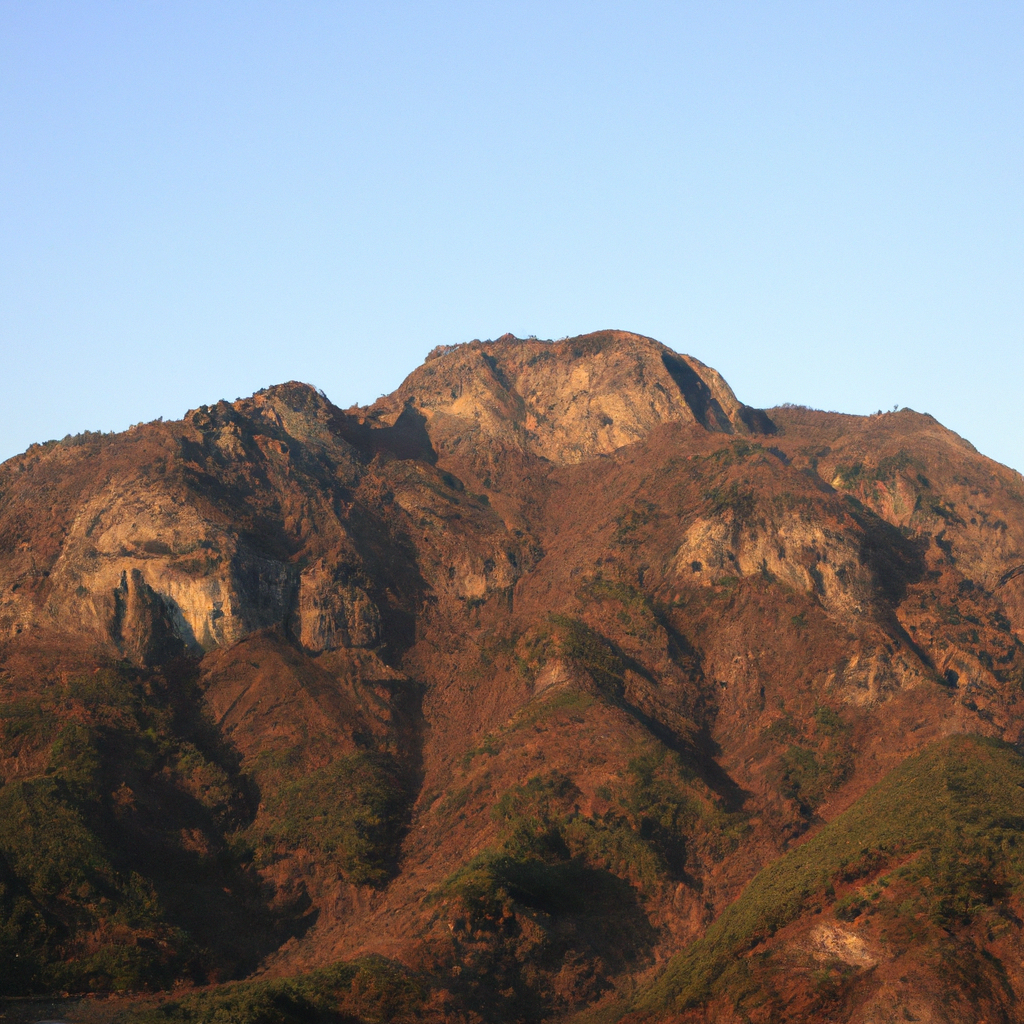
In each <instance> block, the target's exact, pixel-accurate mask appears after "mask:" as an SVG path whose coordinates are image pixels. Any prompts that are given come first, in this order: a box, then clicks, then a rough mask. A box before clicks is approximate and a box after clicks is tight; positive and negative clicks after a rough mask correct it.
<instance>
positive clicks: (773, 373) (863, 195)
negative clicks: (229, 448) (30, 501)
mask: <svg viewBox="0 0 1024 1024" xmlns="http://www.w3.org/2000/svg"><path fill="white" fill-rule="evenodd" d="M1022 51H1024V5H1022V4H1020V3H1019V0H1015V2H1013V3H1001V2H998V0H985V2H983V3H977V2H971V3H967V2H962V3H946V2H943V0H928V2H920V3H901V2H899V0H885V2H878V3H875V2H872V0H858V2H851V3H840V2H829V0H817V2H814V3H790V2H785V0H779V2H772V3H764V2H751V3H735V2H731V0H706V2H703V3H687V2H683V0H679V2H674V3H649V2H644V0H630V2H628V3H627V2H622V3H602V2H599V0H590V2H586V3H571V2H559V0H545V2H543V3H540V2H537V3H534V2H532V0H517V2H514V3H512V2H510V3H492V2H488V0H473V2H466V3H458V2H451V3H434V2H430V0H418V2H411V3H393V2H388V0H374V2H369V0H367V2H361V3H346V2H343V0H335V2H332V3H316V2H298V0H289V2H287V3H285V2H279V3H265V2H258V0H244V2H232V0H217V2H213V0H209V2H205V3H189V2H187V0H174V2H159V0H136V2H128V0H118V2H116V3H111V2H104V0H87V2H77V0H61V2H59V3H58V2H48V0H25V2H21V0H0V382H2V401H0V459H2V458H7V457H9V456H11V455H13V454H15V453H17V452H20V451H22V450H24V449H25V448H26V447H27V446H28V445H29V444H30V443H32V442H33V441H43V440H47V439H49V438H54V437H56V438H59V437H63V436H64V435H65V434H68V433H71V434H74V433H77V432H79V431H83V430H87V429H90V430H104V431H107V430H122V429H125V428H126V427H128V426H129V425H131V424H133V423H136V422H140V421H146V420H151V419H155V418H157V417H160V416H163V417H165V418H179V417H181V416H182V415H183V414H184V413H185V411H186V410H187V409H190V408H194V407H196V406H198V405H200V404H204V403H212V402H214V401H216V400H218V399H220V398H227V399H229V400H231V399H235V398H237V397H240V396H245V395H248V394H251V393H252V392H253V391H256V390H257V389H259V388H261V387H266V386H268V385H270V384H274V383H279V382H282V381H286V380H303V381H307V382H309V383H312V384H314V385H316V386H318V387H320V388H322V389H323V390H324V391H325V392H326V393H327V395H328V396H329V397H330V398H331V399H332V400H333V401H334V402H335V403H336V404H338V405H340V406H342V407H347V406H349V405H352V404H355V403H359V404H368V403H370V402H372V401H373V400H374V399H376V398H377V397H378V396H379V395H381V394H384V393H387V392H389V391H391V390H393V389H394V388H395V387H396V386H397V385H398V384H399V383H400V382H401V380H402V379H403V378H404V377H405V376H406V375H407V374H408V373H409V372H411V371H412V370H413V369H414V368H415V366H417V365H418V364H419V363H420V362H421V361H422V360H423V358H424V356H425V355H426V353H427V352H428V351H429V350H430V349H431V348H433V347H434V346H435V345H438V344H452V343H455V342H461V341H469V340H472V339H474V338H480V339H487V338H497V337H499V336H500V335H502V334H504V333H505V332H507V331H511V332H512V333H514V334H516V335H518V336H520V337H525V336H527V335H537V336H538V337H541V338H559V337H564V336H566V335H575V334H581V333H585V332H589V331H594V330H600V329H604V328H619V329H623V330H631V331H635V332H638V333H641V334H646V335H650V336H652V337H655V338H657V339H658V340H660V341H662V342H664V343H665V344H667V345H669V346H670V347H672V348H674V349H676V350H677V351H680V352H686V353H689V354H692V355H695V356H697V357H698V358H699V359H701V360H703V361H704V362H705V363H708V364H710V365H711V366H714V367H715V368H716V369H718V370H719V371H720V372H721V373H722V374H723V375H724V376H725V378H726V380H728V381H729V383H730V384H731V385H732V387H733V389H734V390H735V391H736V393H737V395H738V397H739V398H740V399H741V400H742V401H745V402H747V403H748V404H751V405H755V406H761V407H769V406H772V405H776V404H780V403H783V402H793V403H797V404H802V405H810V406H813V407H817V408H824V409H835V410H840V411H844V412H853V413H870V412H875V411H877V410H879V409H891V408H894V407H897V406H899V407H903V406H908V407H910V408H913V409H917V410H918V411H921V412H928V413H931V414H932V415H934V416H936V417H937V418H938V419H939V420H940V421H942V422H943V423H944V424H946V425H947V426H948V427H950V428H951V429H953V430H955V431H957V432H958V433H960V434H962V435H963V436H964V437H966V438H967V439H968V440H970V441H971V442H973V443H974V444H975V446H976V447H977V448H978V449H979V450H981V451H982V452H984V453H985V454H987V455H990V456H992V457H993V458H996V459H998V460H999V461H1001V462H1004V463H1006V464H1008V465H1011V466H1014V467H1015V468H1017V469H1019V470H1024V416H1022V415H1021V409H1020V407H1021V383H1022V380H1024V118H1022V113H1024V52H1022Z"/></svg>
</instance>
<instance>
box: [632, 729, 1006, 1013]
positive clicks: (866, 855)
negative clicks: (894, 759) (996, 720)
mask: <svg viewBox="0 0 1024 1024" xmlns="http://www.w3.org/2000/svg"><path fill="white" fill-rule="evenodd" d="M914 853H918V856H917V857H912V856H911V855H912V854H914ZM900 860H902V861H903V862H904V863H903V865H902V866H900V867H896V868H895V869H894V870H892V871H891V873H890V875H889V876H886V875H885V874H884V871H885V869H886V868H887V867H889V866H890V865H892V864H894V863H895V862H897V861H900ZM880 870H881V871H882V872H883V874H882V876H881V878H880V879H879V880H878V883H879V885H880V886H885V885H887V884H891V883H892V882H895V881H900V882H901V883H905V884H910V885H911V886H913V884H914V883H915V882H921V881H923V880H924V879H927V880H928V885H927V887H926V892H924V891H922V895H920V897H919V898H918V899H916V900H914V901H910V905H909V906H907V908H906V910H907V912H908V913H916V912H918V910H919V909H921V906H924V908H925V909H926V910H927V911H928V912H929V913H930V915H931V917H932V920H933V921H935V922H936V923H940V924H943V925H952V924H954V923H956V922H958V921H963V920H969V919H970V918H971V916H972V915H973V914H975V913H977V912H978V911H979V910H981V909H982V908H984V907H985V906H987V905H988V904H990V903H991V902H992V901H993V900H994V899H995V898H997V897H998V896H1000V895H1005V894H1008V893H1009V892H1011V891H1013V890H1016V889H1017V888H1019V887H1020V886H1021V884H1022V883H1024V758H1022V756H1021V755H1020V753H1019V752H1018V751H1017V750H1016V749H1015V748H1013V747H1010V746H1009V745H1007V744H1003V743H999V742H997V741H994V740H983V739H980V738H977V737H966V736H959V737H953V738H951V739H949V740H944V741H941V742H939V743H936V744H933V745H932V746H931V747H929V748H928V749H926V750H925V751H924V752H923V753H921V754H918V755H916V756H914V757H911V758H909V759H908V760H907V761H906V762H904V763H903V764H902V765H901V766H900V767H899V768H897V769H896V770H895V771H893V772H892V773H890V774H889V775H888V776H887V777H886V778H885V779H883V780H882V782H880V783H879V784H878V785H876V786H875V787H874V788H873V789H872V790H871V791H869V792H868V793H867V794H866V795H865V796H864V797H863V798H861V799H860V800H859V801H857V803H856V804H854V806H853V807H851V808H850V809H849V810H848V811H846V812H845V813H844V814H842V815H841V816H840V817H839V818H837V819H836V820H835V821H834V822H832V823H831V824H829V825H828V826H827V827H825V828H824V829H823V830H822V831H821V832H819V833H818V834H817V835H816V836H814V837H813V838H812V839H810V840H808V841H807V842H806V843H804V844H803V845H802V846H799V847H798V848H797V849H795V850H793V851H792V852H790V853H788V854H786V855H785V856H784V857H781V858H780V859H779V860H777V861H775V862H774V863H773V864H771V865H770V866H769V867H767V868H765V869H764V870H763V871H762V872H761V873H760V874H759V875H757V877H756V878H755V879H754V880H753V881H752V882H751V883H750V885H749V886H747V888H746V890H745V891H744V893H743V895H742V896H741V897H740V898H739V899H738V900H737V901H736V902H735V903H734V904H732V905H731V906H730V907H729V908H728V909H727V910H726V911H725V912H724V913H723V914H722V915H721V916H720V917H719V918H718V920H717V921H716V922H715V923H714V924H713V925H712V926H711V928H710V929H708V932H707V934H706V936H705V937H704V938H703V939H701V940H699V941H698V942H695V943H693V944H692V945H691V946H689V947H687V949H685V950H684V951H683V952H682V953H680V954H678V955H677V956H676V957H675V958H673V959H672V960H671V961H670V962H669V964H668V966H667V968H666V969H665V971H664V972H663V973H662V975H661V977H660V978H659V980H658V981H657V982H656V983H655V984H654V985H653V986H652V987H651V988H649V989H648V990H647V991H646V992H645V993H643V994H642V996H641V997H640V998H639V999H638V1001H637V1005H638V1008H641V1009H647V1010H651V1009H658V1008H666V1007H675V1008H677V1009H679V1008H683V1007H686V1006H693V1005H696V1004H698V1003H700V1002H702V1001H704V1000H706V999H707V998H708V997H709V996H711V995H713V994H714V993H715V992H717V991H722V990H726V989H728V988H729V985H730V981H731V979H732V978H733V976H734V975H736V974H737V972H739V971H741V970H742V964H741V962H740V958H739V954H741V953H743V952H744V951H746V950H748V949H750V948H751V947H752V946H753V945H754V944H755V943H756V942H758V941H760V940H761V939H763V938H766V937H768V936H770V935H772V934H773V933H774V932H775V931H777V930H778V929H779V928H781V927H783V926H784V925H785V924H787V923H788V922H789V921H791V920H793V919H794V918H795V917H797V916H798V915H799V914H800V913H801V912H803V911H804V910H806V909H807V908H808V907H810V906H811V905H813V904H814V903H815V902H816V901H817V902H818V903H819V904H820V903H824V902H827V901H828V900H829V899H830V898H831V893H832V892H833V891H834V886H835V885H838V884H840V883H842V882H844V881H846V882H849V881H851V880H854V879H857V878H859V877H864V876H866V875H868V874H871V873H877V872H878V871H880ZM858 900H861V897H854V898H852V899H847V900H845V901H844V902H842V903H841V904H840V905H839V906H838V907H837V912H838V913H839V915H840V916H842V915H843V914H846V915H847V916H850V915H854V914H856V913H857V912H858V909H859V908H858V905H857V904H858Z"/></svg>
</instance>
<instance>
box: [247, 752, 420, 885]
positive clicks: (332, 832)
mask: <svg viewBox="0 0 1024 1024" xmlns="http://www.w3.org/2000/svg"><path fill="white" fill-rule="evenodd" d="M408 801H409V794H408V790H407V785H406V781H405V778H404V775H403V773H402V771H401V769H400V766H399V765H398V763H397V761H396V760H395V759H394V758H393V757H392V756H391V755H389V754H383V753H372V752H368V751H359V752H357V753H354V754H349V755H347V756H346V757H341V758H338V760H336V761H332V762H331V763H330V764H328V765H326V766H324V767H323V768H320V769H317V770H316V771H314V772H311V773H309V774H308V775H304V776H302V777H301V778H299V779H297V780H295V781H293V782H290V783H287V784H285V785H283V786H281V787H280V788H279V789H278V790H277V791H276V792H275V793H274V795H273V797H271V798H270V799H268V801H267V811H268V817H269V820H270V822H271V824H270V825H268V826H266V830H265V831H264V833H263V836H262V842H263V844H264V845H265V846H272V845H273V844H277V843H281V844H284V845H287V846H288V847H290V848H293V849H294V848H296V847H305V848H306V849H309V850H314V851H315V852H317V853H318V854H319V855H321V856H322V857H323V858H325V859H327V860H329V861H333V862H334V863H336V864H337V865H338V867H339V868H340V869H341V870H342V871H344V873H345V875H346V876H347V877H348V878H349V880H350V881H352V882H355V883H356V884H357V885H380V884H382V883H383V882H385V881H386V880H387V879H388V878H389V877H390V874H391V870H392V868H393V866H394V861H395V858H396V857H397V854H398V846H399V843H400V841H401V836H402V832H403V830H404V828H405V824H406V817H407V809H408Z"/></svg>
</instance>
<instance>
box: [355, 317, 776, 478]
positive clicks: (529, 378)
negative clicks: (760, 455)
mask: <svg viewBox="0 0 1024 1024" xmlns="http://www.w3.org/2000/svg"><path fill="white" fill-rule="evenodd" d="M406 410H414V411H415V413H417V414H419V415H420V416H422V417H423V419H424V421H425V423H426V424H427V430H428V433H429V434H430V436H431V438H434V437H440V438H443V439H445V440H446V441H447V442H448V446H450V447H451V448H453V449H457V448H458V447H460V446H462V445H465V444H470V445H476V446H479V447H483V446H490V445H498V446H500V448H502V449H504V448H513V449H518V450H520V451H523V452H529V453H530V454H533V455H539V456H541V457H542V458H544V459H547V460H549V461H551V462H555V463H578V462H582V461H583V460H584V459H587V458H590V457H592V456H594V455H606V454H608V453H609V452H613V451H615V450H616V449H617V448H621V447H623V446H624V445H628V444H632V443H633V442H634V441H638V440H640V439H641V438H644V437H646V436H647V435H648V434H649V433H650V432H651V430H653V429H654V428H655V427H657V426H658V425H659V424H662V423H670V422H681V423H691V424H698V425H699V426H701V427H703V428H704V429H705V430H708V431H712V432H714V433H724V434H735V433H738V434H771V433H774V430H775V427H774V425H773V423H772V421H771V419H770V418H769V417H768V415H767V414H766V413H764V412H762V411H761V410H759V409H751V408H750V407H749V406H746V405H743V404H741V403H740V402H739V401H737V399H736V396H735V395H734V394H733V393H732V389H731V388H730V387H729V385H728V384H726V383H725V381H724V380H723V379H722V378H721V376H720V375H719V374H718V373H717V372H716V371H714V370H712V369H711V368H710V367H708V366H705V365H704V364H703V363H701V362H700V361H699V360H697V359H694V358H693V357H692V356H683V355H679V354H677V353H675V352H673V351H672V350H671V349H669V348H666V347H665V346H664V345H662V344H660V343H659V342H657V341H654V340H653V339H652V338H644V337H641V336H640V335H638V334H629V333H627V332H625V331H602V332H600V333H598V334H590V335H587V336H586V337H583V338H572V339H567V340H566V341H561V342H554V343H552V342H542V341H520V340H519V339H517V338H513V337H512V336H511V335H506V336H505V337H504V338H500V339H499V340H498V341H496V342H487V343H486V344H484V343H481V342H473V343H471V344H469V345H458V346H451V347H449V348H447V349H443V350H441V351H437V350H435V351H434V352H433V353H431V356H430V357H429V358H428V359H427V362H426V363H425V364H424V365H423V366H422V367H420V369H418V370H417V371H416V372H415V373H413V374H411V375H410V376H409V378H408V379H407V380H406V381H405V382H404V383H403V384H402V386H401V387H400V388H399V389H398V390H397V391H396V392H395V393H394V395H389V396H387V397H385V398H382V399H380V401H378V402H377V403H376V404H375V405H373V406H371V407H370V410H369V418H370V421H371V422H375V423H385V422H394V421H395V420H396V419H397V417H398V416H399V415H401V414H402V413H403V412H404V411H406Z"/></svg>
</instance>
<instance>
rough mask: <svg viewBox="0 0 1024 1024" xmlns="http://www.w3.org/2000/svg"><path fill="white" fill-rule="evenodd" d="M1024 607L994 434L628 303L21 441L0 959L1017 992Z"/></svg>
mask: <svg viewBox="0 0 1024 1024" xmlns="http://www.w3.org/2000/svg"><path fill="white" fill-rule="evenodd" d="M1022 639H1024V480H1022V478H1021V477H1020V475H1019V474H1017V473H1015V472H1013V471H1012V470H1010V469H1007V468H1006V467H1003V466H1000V465H998V464H997V463H995V462H993V461H991V460H989V459H987V458H985V457H984V456H983V455H980V454H979V453H978V452H976V451H975V450H974V449H973V447H972V446H971V445H970V444H968V443H967V442H966V441H964V440H963V439H962V438H960V437H958V436H957V435H956V434H954V433H952V432H951V431H949V430H947V429H945V428H944V427H942V426H941V425H940V424H939V423H937V422H936V421H935V420H934V419H933V418H931V417H929V416H925V415H920V414H918V413H914V412H911V411H909V410H903V411H901V412H896V413H888V414H885V415H881V414H880V415H877V416H870V417H858V416H844V415H839V414H836V413H823V412H817V411H813V410H809V409H803V408H797V407H791V406H784V407H780V408H776V409H769V410H757V409H753V408H750V407H748V406H745V405H743V404H742V403H740V402H739V401H738V400H737V399H736V397H735V396H734V395H733V393H732V391H731V390H730V388H729V387H728V385H727V384H726V383H725V382H724V381H723V380H722V379H721V377H720V376H719V375H718V374H717V373H716V372H715V371H714V370H711V369H710V368H708V367H707V366H705V365H704V364H703V363H701V362H699V361H698V360H696V359H694V358H692V357H690V356H681V355H678V354H677V353H675V352H673V351H672V350H670V349H668V348H666V347H665V346H664V345H661V344H660V343H658V342H656V341H654V340H652V339H650V338H644V337H641V336H639V335H634V334H629V333H626V332H620V331H605V332H600V333H598V334H591V335H585V336H582V337H579V338H570V339H565V340H562V341H557V342H542V341H537V340H536V339H526V340H520V339H516V338H512V337H511V336H507V335H506V336H505V337H504V338H500V339H498V340H497V341H493V342H471V343H469V344H465V345H457V346H450V347H443V348H441V349H436V350H435V351H434V352H433V353H431V354H430V356H429V357H428V358H427V360H426V361H425V362H424V364H423V365H422V366H420V367H419V368H418V369H416V370H414V371H413V373H412V374H411V375H410V376H409V377H408V378H407V379H406V380H405V382H404V383H403V384H402V385H401V387H400V388H399V389H398V390H397V391H396V392H395V393H394V394H392V395H389V396H386V397H384V398H381V399H380V400H379V401H377V402H375V403H374V404H373V405H371V406H368V407H356V408H353V409H349V410H341V409H339V408H337V407H335V406H334V405H332V404H331V403H330V402H329V401H328V400H327V399H326V398H325V397H324V396H323V395H322V394H321V393H319V392H317V391H316V390H315V389H314V388H312V387H309V386H307V385H304V384H298V383H289V384H283V385H279V386H275V387H272V388H268V389H266V390H265V391H261V392H259V393H257V394H255V395H253V396H252V397H251V398H247V399H244V400H240V401H237V402H234V403H228V402H219V403H217V404H216V405H212V406H203V407H200V408H198V409H195V410H192V411H190V412H189V413H188V414H187V415H186V416H185V417H184V419H182V420H180V421H177V422H167V423H164V422H160V423H151V424H146V425H141V426H139V427H136V428H133V429H132V430H130V431H127V432H125V433H122V434H112V435H105V434H94V433H86V434H82V435H79V436H77V437H68V438H65V439H64V440H63V441H59V442H47V443H46V444H43V445H33V446H32V447H31V448H30V449H29V450H28V451H27V452H25V453H24V454H23V455H20V456H17V457H16V458H13V459H11V460H9V461H8V462H6V463H4V464H3V465H2V466H0V995H4V996H19V997H25V996H39V997H42V996H43V995H46V994H49V993H59V992H69V993H73V994H74V993H84V992H95V991H108V992H120V993H123V994H126V995H125V996H124V1000H128V1001H124V1000H121V1001H119V1000H111V1001H110V1002H108V1003H105V1004H103V1006H102V1007H100V1008H99V1009H97V1005H96V1004H94V1003H89V1004H88V1005H87V1004H85V1003H83V1004H81V1005H79V1004H78V1003H76V1002H75V998H74V997H69V1001H67V1002H65V1003H64V1004H63V1005H62V1007H61V1008H60V1010H59V1012H60V1014H61V1015H62V1016H63V1017H65V1018H67V1019H72V1020H73V1019H79V1018H81V1019H85V1016H86V1015H87V1014H92V1016H91V1017H89V1019H91V1020H99V1019H108V1020H114V1019H121V1020H133V1021H134V1020H149V1019H152V1020H161V1021H168V1020H172V1021H197V1022H198V1021H205V1020H210V1019H217V1020H223V1021H228V1022H230V1021H233V1020H239V1021H242V1020H245V1021H255V1022H258V1024H263V1022H266V1024H271V1022H275V1024H279V1022H281V1021H334V1022H338V1021H352V1020H366V1021H369V1020H374V1021H377V1020H411V1019H413V1018H415V1019H420V1020H426V1021H437V1022H442V1021H445V1022H447V1021H453V1022H454V1021H460V1022H466V1024H471V1022H477V1021H480V1022H483V1021H487V1022H490V1021H495V1022H498V1021H500V1022H506V1021H508V1022H513V1021H523V1022H525V1021H541V1020H549V1019H551V1020H553V1019H555V1018H559V1019H564V1018H566V1017H568V1016H571V1015H573V1014H576V1013H586V1014H590V1013H592V1012H595V1010H596V1011H599V1012H600V1014H601V1015H602V1018H603V1017H605V1016H607V1018H608V1019H609V1020H613V1019H614V1020H618V1019H626V1018H628V1019H629V1020H631V1021H639V1020H650V1021H655V1020H668V1019H672V1020H691V1021H703V1022H710V1021H733V1020H735V1021H740V1020H765V1021H767V1020H773V1021H794V1022H796V1021H819V1020H835V1021H858V1022H861V1021H863V1022H869V1021H871V1022H875V1021H882V1020H890V1019H908V1020H909V1019H930V1020H936V1021H969V1020H970V1021H973V1020H977V1019H979V1015H981V1016H984V1017H985V1018H986V1019H991V1020H1003V1021H1018V1020H1024V1016H1022V1014H1021V1011H1020V1006H1021V1005H1024V1002H1022V1000H1024V971H1022V969H1021V967H1020V964H1021V963H1024V926H1022V925H1021V919H1022V917H1024V910H1022V909H1021V907H1020V906H1019V897H1018V893H1019V892H1020V891H1021V887H1022V886H1024V858H1022V856H1021V854H1020V852H1019V851H1020V850H1024V798H1022V796H1021V793H1024V759H1022V757H1021V755H1020V753H1019V749H1018V746H1017V745H1018V744H1019V742H1020V741H1021V739H1022V728H1021V727H1022V722H1024V719H1022V712H1024V645H1022ZM954 968H955V970H954ZM246 979H248V980H246ZM229 981H234V982H237V984H232V985H227V984H226V983H227V982H229ZM221 983H223V984H221ZM211 985H213V986H215V987H212V988H211V987H208V986H211ZM217 985H220V986H221V987H216V986H217ZM192 986H204V987H203V988H202V990H201V991H197V992H193V993H191V994H189V992H190V989H191V987H192ZM165 988H172V989H175V996H174V1001H173V1002H172V1003H169V1004H166V1005H161V1006H159V1007H158V1006H157V1005H156V1004H155V1003H153V1002H152V1000H151V998H150V997H149V996H147V995H146V993H152V992H153V991H154V990H158V989H165ZM131 993H135V995H134V996H130V994H131ZM131 1000H134V1001H131ZM47 1006H48V1007H49V1004H47ZM19 1008H20V1009H19ZM5 1011H6V1012H7V1013H8V1017H9V1019H11V1020H14V1019H17V1017H16V1015H17V1014H22V1015H23V1016H25V1019H31V1020H35V1019H37V1018H38V1017H39V1016H42V1015H45V1014H50V1015H52V1014H53V1013H54V1012H57V1011H55V1010H53V1009H52V1007H51V1008H48V1009H47V1010H46V1011H45V1014H44V1011H43V1009H42V1008H41V1006H39V1005H36V1004H32V1003H25V1002H12V1003H10V1004H5ZM12 1014H14V1015H15V1016H11V1015H12ZM33 1014H35V1015H34V1016H33ZM76 1014H77V1015H78V1016H77V1017H76ZM97 1014H99V1016H98V1017H97V1016H96V1015H97ZM118 1014H121V1015H122V1016H121V1017H120V1018H118V1017H117V1015H118ZM147 1014H148V1015H149V1016H147ZM26 1015H27V1016H26ZM104 1015H105V1018H104ZM126 1015H127V1016H126ZM588 1019H589V1018H588Z"/></svg>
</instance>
